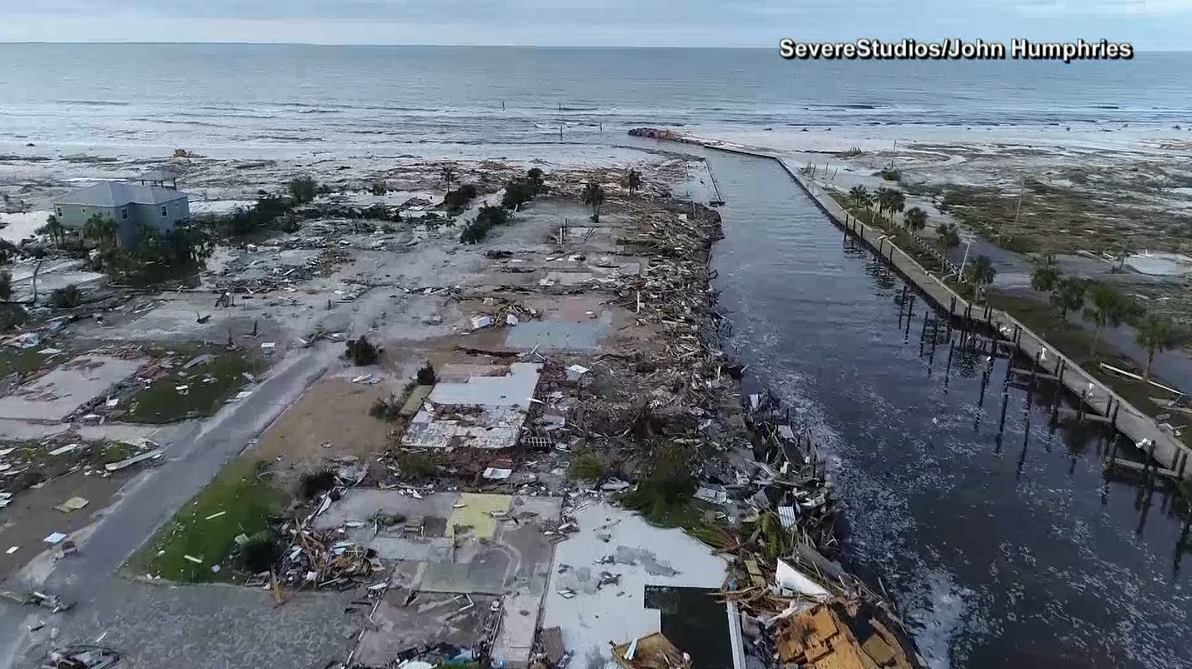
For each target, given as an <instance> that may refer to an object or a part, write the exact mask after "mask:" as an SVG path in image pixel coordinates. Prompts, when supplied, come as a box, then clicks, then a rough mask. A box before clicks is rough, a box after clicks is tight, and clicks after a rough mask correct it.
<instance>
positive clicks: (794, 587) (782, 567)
mask: <svg viewBox="0 0 1192 669" xmlns="http://www.w3.org/2000/svg"><path fill="white" fill-rule="evenodd" d="M774 582H775V583H776V584H777V585H778V587H779V588H780V589H782V590H786V591H790V592H795V593H799V594H801V595H804V596H806V597H810V598H811V599H815V600H819V601H827V600H829V599H831V598H832V593H830V592H828V591H827V590H825V589H824V588H823V586H821V585H820V584H818V583H816V582H815V581H813V580H811V579H810V578H808V577H807V576H806V575H805V574H804V573H803V572H801V571H799V570H798V569H795V568H794V567H792V566H790V565H789V564H787V563H785V562H783V561H782V560H779V561H778V569H777V570H776V571H775V572H774Z"/></svg>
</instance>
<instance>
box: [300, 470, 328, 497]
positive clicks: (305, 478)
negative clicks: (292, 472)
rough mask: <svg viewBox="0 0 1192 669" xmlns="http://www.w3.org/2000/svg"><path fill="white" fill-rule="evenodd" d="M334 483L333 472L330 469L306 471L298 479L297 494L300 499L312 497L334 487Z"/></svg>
mask: <svg viewBox="0 0 1192 669" xmlns="http://www.w3.org/2000/svg"><path fill="white" fill-rule="evenodd" d="M335 483H336V480H335V472H333V471H331V470H330V469H320V470H319V471H317V472H307V473H305V474H303V475H302V476H301V478H299V479H298V494H299V495H301V496H302V499H314V498H315V497H317V496H318V495H319V493H322V492H326V491H328V490H331V489H332V488H334V487H335Z"/></svg>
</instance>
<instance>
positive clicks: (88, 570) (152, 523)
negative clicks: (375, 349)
mask: <svg viewBox="0 0 1192 669" xmlns="http://www.w3.org/2000/svg"><path fill="white" fill-rule="evenodd" d="M340 350H341V349H340V346H339V345H336V344H334V343H323V344H321V345H317V346H314V347H312V348H310V349H304V350H299V351H297V352H295V353H292V354H291V355H290V356H289V357H288V358H287V359H286V360H283V361H282V362H281V363H279V365H278V366H277V367H275V368H274V370H273V371H272V372H271V374H270V375H269V377H268V378H267V379H266V380H264V381H263V382H262V383H261V385H260V386H259V387H258V388H257V390H256V391H255V392H254V393H253V394H252V396H251V397H249V398H248V399H246V400H244V401H241V402H238V403H235V404H230V405H228V406H227V407H225V408H224V409H223V410H222V411H221V412H220V413H219V414H217V415H216V416H215V417H213V418H212V419H210V420H208V421H205V422H204V423H202V424H196V425H195V427H194V428H193V429H192V430H191V431H190V432H189V433H186V434H182V435H180V436H179V438H178V439H177V440H176V441H175V442H174V443H173V444H171V445H170V447H169V450H168V451H167V455H168V459H166V461H165V462H164V463H162V464H160V465H159V466H158V467H156V468H155V469H154V470H151V471H148V472H146V473H145V474H144V475H142V476H140V477H138V478H137V479H136V480H135V481H134V482H132V483H131V484H130V485H129V486H128V487H127V488H126V489H125V490H124V491H122V493H121V499H120V500H119V501H118V502H117V503H116V504H114V505H113V506H111V507H109V508H108V509H107V510H106V511H105V513H104V516H103V518H102V519H101V520H99V521H98V522H97V523H96V524H95V525H94V526H92V527H91V528H89V530H88V531H87V533H86V534H85V535H81V536H80V540H79V553H78V555H75V556H73V557H71V558H69V559H66V560H62V561H60V562H58V563H57V564H52V563H49V562H48V561H47V559H46V557H45V556H43V557H41V558H39V560H35V561H34V562H33V563H31V564H30V565H29V566H28V567H26V569H25V571H24V572H23V573H22V576H23V577H24V578H25V579H26V585H28V586H35V585H37V586H40V587H41V588H42V589H44V590H45V591H47V592H52V593H58V594H60V595H62V596H63V597H65V598H66V599H70V600H75V601H76V602H77V605H76V607H75V610H74V611H72V612H70V613H67V614H62V615H59V616H53V618H54V622H53V623H52V624H54V625H63V626H65V625H68V624H71V623H72V618H73V619H74V622H79V623H80V624H82V621H84V620H85V619H86V618H87V617H88V616H89V615H90V617H92V618H93V617H94V615H93V614H89V613H88V611H89V610H95V609H100V610H102V607H99V606H97V602H96V601H95V599H96V597H97V593H101V592H104V591H106V590H107V589H108V588H107V586H109V585H110V581H112V579H113V576H114V575H115V573H116V570H117V569H118V568H119V567H120V565H121V564H123V563H124V561H125V560H127V559H128V558H129V556H131V555H132V554H133V553H134V552H135V551H136V550H137V549H138V548H140V546H141V545H142V544H144V543H145V542H146V541H147V540H148V539H149V538H150V537H151V536H152V535H153V533H154V532H155V531H156V530H157V529H158V528H159V527H161V526H162V524H164V523H165V522H166V521H167V520H168V519H169V518H170V517H171V516H172V515H173V514H174V512H175V511H176V510H177V509H178V508H179V507H180V506H181V505H182V504H183V503H185V502H186V501H187V500H188V499H190V498H191V497H193V496H194V495H195V493H197V492H198V491H199V490H200V489H201V488H202V487H203V486H204V485H205V484H206V483H207V482H208V481H210V480H211V478H212V477H214V476H215V474H216V473H217V472H218V471H219V470H220V468H221V467H223V465H224V464H225V463H226V462H227V461H229V460H230V459H232V458H233V457H235V456H236V455H238V454H239V453H240V452H242V451H243V450H244V448H245V446H246V445H247V444H248V442H249V441H251V440H252V439H254V438H256V437H257V435H259V434H260V433H261V432H262V431H263V430H264V429H265V428H266V427H267V426H268V425H269V424H270V423H271V422H272V421H273V420H274V419H275V418H277V416H279V415H280V414H281V413H282V411H284V410H285V409H286V407H288V406H289V405H290V404H291V403H293V402H294V401H295V400H296V399H297V398H298V396H299V395H301V394H302V392H303V391H304V390H305V389H306V388H307V387H308V386H310V385H311V384H312V383H314V382H315V381H316V380H317V379H318V378H319V377H320V376H321V375H322V374H323V373H324V372H325V371H326V370H327V368H328V366H329V365H330V364H331V362H332V361H334V360H335V359H336V356H337V354H338V353H339V352H340ZM14 580H15V579H14ZM12 585H13V586H14V588H15V587H16V585H17V584H16V583H13V584H12ZM47 613H48V611H46V610H45V609H34V608H29V607H19V606H15V605H13V604H10V603H8V602H7V601H4V602H3V603H2V604H0V669H8V668H9V667H23V666H25V665H24V664H22V663H21V659H20V658H22V657H24V656H25V655H26V653H28V652H29V651H31V650H32V651H34V652H37V651H38V649H37V648H35V640H33V639H31V638H30V635H29V634H28V633H27V629H26V625H27V623H28V622H29V621H31V620H32V619H34V618H38V619H46V618H47V617H48V616H46V615H45V614H47ZM50 624H51V623H47V629H48V628H49V627H50ZM63 636H64V637H67V636H69V635H63Z"/></svg>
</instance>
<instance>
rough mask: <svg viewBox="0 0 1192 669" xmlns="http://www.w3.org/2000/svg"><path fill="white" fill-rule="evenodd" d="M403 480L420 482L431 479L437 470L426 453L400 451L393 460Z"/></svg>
mask: <svg viewBox="0 0 1192 669" xmlns="http://www.w3.org/2000/svg"><path fill="white" fill-rule="evenodd" d="M393 460H394V462H395V463H397V468H398V471H400V472H401V475H402V477H403V478H406V479H410V480H421V479H427V478H431V477H433V476H434V475H435V474H436V473H438V471H439V468H438V466H437V465H435V461H434V459H432V458H431V457H430V456H429V455H427V454H426V453H415V452H410V451H401V452H400V453H398V454H397V455H396V456H394V458H393Z"/></svg>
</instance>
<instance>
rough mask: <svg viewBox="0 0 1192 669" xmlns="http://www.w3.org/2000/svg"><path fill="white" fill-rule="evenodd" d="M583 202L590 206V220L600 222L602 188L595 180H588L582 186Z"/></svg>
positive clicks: (602, 201) (602, 200)
mask: <svg viewBox="0 0 1192 669" xmlns="http://www.w3.org/2000/svg"><path fill="white" fill-rule="evenodd" d="M583 200H584V204H586V205H588V206H589V207H591V208H592V222H593V223H599V222H600V205H602V204H604V189H603V188H601V187H600V184H598V183H596V182H595V181H589V182H588V183H587V185H585V186H584V192H583Z"/></svg>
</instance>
